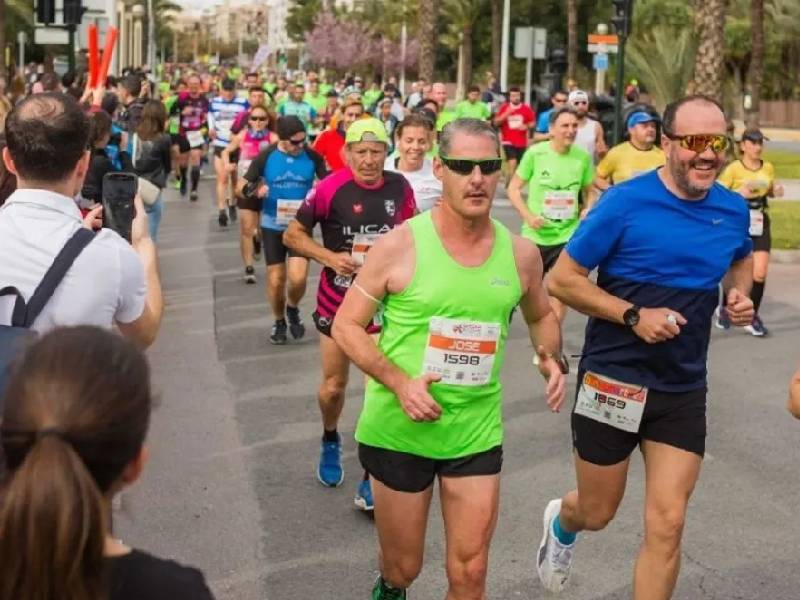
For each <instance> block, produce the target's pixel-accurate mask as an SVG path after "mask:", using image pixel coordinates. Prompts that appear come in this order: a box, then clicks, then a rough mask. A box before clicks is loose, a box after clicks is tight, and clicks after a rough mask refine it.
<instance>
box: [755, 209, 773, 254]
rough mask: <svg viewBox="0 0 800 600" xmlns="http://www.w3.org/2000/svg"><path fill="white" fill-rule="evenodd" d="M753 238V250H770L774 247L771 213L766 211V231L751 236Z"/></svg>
mask: <svg viewBox="0 0 800 600" xmlns="http://www.w3.org/2000/svg"><path fill="white" fill-rule="evenodd" d="M750 239H751V240H753V252H769V251H770V250H771V249H772V227H771V226H770V220H769V213H768V212H764V231H763V232H762V234H761V235H759V236H752V235H751V236H750Z"/></svg>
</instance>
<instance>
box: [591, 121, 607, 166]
mask: <svg viewBox="0 0 800 600" xmlns="http://www.w3.org/2000/svg"><path fill="white" fill-rule="evenodd" d="M594 131H595V142H594V148H595V152H597V156H599V157H600V158H603V157H604V156H605V155H606V153H607V152H608V146H606V136H605V134H604V133H603V126H602V125H600V123H595V125H594Z"/></svg>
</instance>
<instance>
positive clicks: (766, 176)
mask: <svg viewBox="0 0 800 600" xmlns="http://www.w3.org/2000/svg"><path fill="white" fill-rule="evenodd" d="M774 181H775V167H773V166H772V163H768V162H765V161H763V160H762V161H761V167H760V168H758V169H755V170H754V169H748V168H747V167H746V166H744V163H743V162H742V161H741V160H735V161H733V162H732V163H730V164H729V165H728V166H727V167H725V170H724V171H722V175H720V176H719V182H720V183H721V184H722V185H724V186H725V187H726V188H728V189H729V190H733V191H734V192H739V193H740V194H742V196H745V198H764V197H765V196H766V195H767V194H768V193H769V191H770V190H771V189H772V184H773V183H774ZM745 187H748V188H749V189H750V193H749V194H747V193H746V190H745Z"/></svg>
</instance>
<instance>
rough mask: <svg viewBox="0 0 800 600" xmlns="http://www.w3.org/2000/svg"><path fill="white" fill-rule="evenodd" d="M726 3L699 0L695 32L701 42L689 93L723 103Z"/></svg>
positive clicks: (696, 7)
mask: <svg viewBox="0 0 800 600" xmlns="http://www.w3.org/2000/svg"><path fill="white" fill-rule="evenodd" d="M725 8H726V0H698V1H697V2H696V4H695V30H696V34H697V37H698V39H699V44H698V46H697V55H696V57H695V62H694V77H693V78H692V82H691V83H690V84H689V89H688V90H687V91H688V92H689V93H693V94H704V95H706V96H710V97H711V98H714V99H715V100H717V101H718V102H721V101H722V79H723V75H724V69H723V62H724V59H725Z"/></svg>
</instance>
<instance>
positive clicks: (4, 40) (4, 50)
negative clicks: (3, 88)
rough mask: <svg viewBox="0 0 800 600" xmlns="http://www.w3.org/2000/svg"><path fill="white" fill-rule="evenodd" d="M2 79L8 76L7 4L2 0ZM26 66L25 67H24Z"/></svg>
mask: <svg viewBox="0 0 800 600" xmlns="http://www.w3.org/2000/svg"><path fill="white" fill-rule="evenodd" d="M0 51H2V58H0V77H5V76H6V2H5V0H0ZM23 66H24V65H23Z"/></svg>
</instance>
